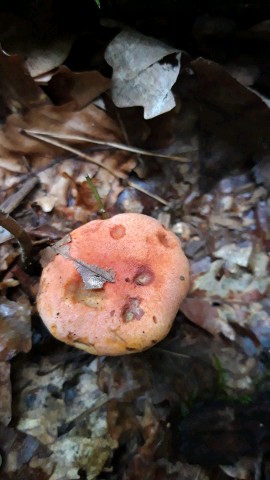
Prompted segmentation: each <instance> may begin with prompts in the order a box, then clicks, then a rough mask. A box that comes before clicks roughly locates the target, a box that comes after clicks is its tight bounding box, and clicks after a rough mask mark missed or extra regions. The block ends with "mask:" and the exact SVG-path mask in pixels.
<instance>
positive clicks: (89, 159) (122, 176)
mask: <svg viewBox="0 0 270 480" xmlns="http://www.w3.org/2000/svg"><path fill="white" fill-rule="evenodd" d="M23 132H25V133H26V134H27V135H29V136H30V137H33V138H36V139H37V140H40V141H42V142H45V143H49V144H50V145H55V146H57V147H59V148H62V149H63V150H66V151H68V152H72V153H74V154H75V155H77V156H78V157H80V158H83V159H84V160H86V161H87V162H90V163H93V164H94V165H98V166H99V167H100V168H104V169H105V170H107V171H108V172H109V173H111V175H113V176H114V177H116V178H118V179H119V180H125V179H126V175H125V174H119V173H117V172H115V170H112V169H111V168H109V167H106V165H103V164H102V163H100V162H98V161H97V160H94V159H93V158H92V157H90V155H86V154H85V153H82V152H81V151H80V150H77V149H76V148H72V147H69V146H68V145H65V144H64V143H62V142H58V141H57V140H53V139H52V138H50V137H49V136H47V137H46V136H45V135H40V134H36V133H35V134H34V133H32V131H31V132H30V131H28V130H27V131H26V130H23ZM127 183H128V185H129V186H131V187H132V188H135V189H136V190H138V191H139V192H142V193H144V194H145V195H148V196H149V197H152V198H154V199H155V200H157V201H158V202H160V203H162V204H163V205H168V204H167V202H166V201H165V200H163V199H162V198H161V197H159V196H158V195H155V194H152V193H150V192H148V191H147V190H144V189H143V188H141V187H138V186H137V185H136V184H135V183H133V182H129V181H128V182H127Z"/></svg>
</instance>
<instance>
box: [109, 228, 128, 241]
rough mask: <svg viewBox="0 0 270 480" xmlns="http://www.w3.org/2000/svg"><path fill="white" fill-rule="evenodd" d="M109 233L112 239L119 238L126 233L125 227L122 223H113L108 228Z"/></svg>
mask: <svg viewBox="0 0 270 480" xmlns="http://www.w3.org/2000/svg"><path fill="white" fill-rule="evenodd" d="M110 235H111V237H112V238H113V239H114V240H120V238H123V237H124V236H125V235H126V229H125V227H124V226H123V225H114V226H113V227H112V228H111V229H110Z"/></svg>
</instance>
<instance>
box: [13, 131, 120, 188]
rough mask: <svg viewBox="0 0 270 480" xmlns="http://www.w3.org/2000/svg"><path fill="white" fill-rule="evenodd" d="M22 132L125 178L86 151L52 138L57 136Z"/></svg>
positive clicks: (117, 176)
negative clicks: (83, 151)
mask: <svg viewBox="0 0 270 480" xmlns="http://www.w3.org/2000/svg"><path fill="white" fill-rule="evenodd" d="M22 132H24V133H26V134H27V135H29V136H30V137H33V138H36V139H37V140H41V141H42V142H45V143H49V144H50V145H55V146H56V147H59V148H62V149H63V150H66V151H67V152H71V153H74V154H75V155H78V157H80V158H83V159H84V160H87V161H88V162H90V163H93V164H94V165H97V166H98V167H101V168H104V170H107V172H109V173H111V174H112V175H114V176H115V177H116V178H120V179H121V180H123V179H125V178H126V175H125V174H119V173H117V172H115V170H113V169H112V168H110V167H107V166H106V165H103V164H102V163H100V162H98V161H97V160H95V159H94V158H92V157H90V155H87V154H86V153H82V152H81V151H80V150H77V148H73V147H70V146H69V145H65V143H62V142H58V141H57V140H54V139H53V138H58V137H56V136H55V135H51V137H52V138H51V137H49V136H45V135H44V134H38V133H33V132H32V131H28V130H22ZM59 138H60V137H59Z"/></svg>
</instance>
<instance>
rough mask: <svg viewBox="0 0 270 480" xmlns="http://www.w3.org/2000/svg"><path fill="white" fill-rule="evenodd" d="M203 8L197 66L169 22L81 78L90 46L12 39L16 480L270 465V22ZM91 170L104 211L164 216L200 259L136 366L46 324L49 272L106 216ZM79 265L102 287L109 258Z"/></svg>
mask: <svg viewBox="0 0 270 480" xmlns="http://www.w3.org/2000/svg"><path fill="white" fill-rule="evenodd" d="M193 15H194V26H193V29H192V30H190V32H189V35H190V38H191V39H192V42H193V47H192V48H191V47H190V44H189V48H191V49H190V51H189V48H188V49H187V51H188V54H190V55H192V57H193V58H191V57H188V55H187V54H186V53H181V52H183V50H184V48H183V46H184V45H185V47H186V44H185V41H184V40H183V42H182V41H179V39H178V40H177V41H171V42H170V41H169V42H168V45H167V44H166V43H167V42H166V43H165V42H164V38H170V33H172V32H170V29H169V30H168V31H167V32H166V35H160V36H159V38H154V37H155V35H153V34H152V33H151V34H150V35H147V34H146V35H145V32H144V34H142V33H139V32H137V31H135V30H134V29H133V30H131V29H126V28H125V29H124V30H123V31H122V32H120V33H118V34H116V35H115V37H114V38H113V39H112V38H111V37H112V30H111V29H108V32H109V34H108V35H107V36H106V35H105V37H106V39H105V40H104V38H105V37H104V36H103V37H102V41H101V40H100V39H99V41H98V42H97V43H96V44H95V47H93V48H95V49H96V50H95V53H94V54H93V50H92V53H91V55H89V56H88V57H87V59H86V58H85V59H84V62H82V64H83V66H85V64H87V68H81V70H80V71H75V70H73V69H72V67H71V66H70V65H72V61H71V59H72V49H73V48H75V47H76V48H77V46H78V45H79V47H82V44H81V43H80V42H82V41H85V38H86V37H82V36H81V37H80V36H77V38H76V39H75V36H76V35H75V36H74V34H72V35H67V36H66V37H65V36H63V37H61V38H55V39H53V41H51V42H49V41H47V40H46V41H43V42H40V41H39V40H38V39H37V38H35V40H34V42H32V47H29V46H25V49H24V47H22V45H23V43H22V42H21V41H20V38H22V37H24V38H25V35H26V31H27V28H26V24H27V22H26V23H25V21H21V20H20V21H19V20H18V18H17V17H16V18H15V19H14V17H12V21H14V22H15V24H16V25H18V29H17V38H16V34H15V36H14V34H13V36H14V38H12V36H11V38H10V37H9V34H6V35H7V36H6V37H5V38H6V39H7V40H6V42H4V41H3V39H4V38H3V39H2V46H3V51H2V52H1V58H0V68H1V71H2V75H1V101H0V113H1V120H2V124H1V129H0V139H1V142H0V143H1V147H0V178H1V189H0V202H1V209H2V210H3V211H4V212H7V213H9V214H11V215H12V216H14V219H15V220H16V221H17V222H18V223H19V224H20V225H21V226H22V227H23V229H24V230H25V231H26V232H27V234H28V235H30V237H31V240H32V244H33V250H32V258H31V260H32V264H31V265H30V266H28V270H27V271H25V268H24V266H23V265H22V263H21V261H20V256H19V250H18V245H17V244H16V241H15V240H14V238H12V237H11V236H10V235H7V234H8V231H7V230H6V231H3V230H1V244H0V250H1V268H0V272H1V279H0V290H1V301H0V320H1V321H0V356H1V362H0V399H1V400H0V404H1V416H0V423H1V428H0V453H1V457H2V466H1V467H0V468H1V469H2V471H1V473H0V475H2V476H3V478H6V479H7V480H11V479H12V480H13V479H15V478H16V479H18V478H23V479H26V480H27V479H29V480H30V479H32V478H35V479H44V480H61V479H75V478H78V479H80V478H87V479H94V478H97V479H98V478H100V479H102V480H104V479H110V480H118V479H120V478H121V479H122V478H124V479H125V480H128V479H130V480H131V479H132V480H133V479H134V480H136V479H138V478H146V474H147V478H149V479H167V478H169V479H175V480H178V479H180V478H181V479H185V480H189V479H194V478H199V479H209V480H211V479H214V478H217V476H218V478H224V479H225V478H231V477H232V476H234V477H237V476H239V478H245V479H249V478H253V477H254V472H258V471H259V472H260V473H256V475H257V477H256V478H258V479H260V478H264V474H265V472H267V469H269V465H268V463H269V461H268V457H267V455H268V451H269V426H268V421H267V418H268V417H269V364H270V363H269V348H270V341H269V338H270V336H269V316H270V300H269V291H270V290H269V245H270V243H269V231H270V216H269V211H270V210H269V206H270V203H269V202H270V201H269V175H270V170H269V158H268V147H269V132H268V130H269V99H268V97H267V88H266V86H267V85H268V83H267V82H268V80H267V78H266V77H265V75H264V65H265V61H266V60H265V53H264V49H261V53H260V55H254V53H253V49H252V48H250V54H249V56H248V57H247V56H245V55H241V49H242V50H243V51H245V48H246V45H249V46H252V42H262V43H263V44H264V45H265V44H267V43H268V42H269V24H268V23H267V22H266V23H265V22H261V23H259V24H258V25H256V24H254V23H252V26H251V28H246V29H241V28H240V27H239V25H238V24H237V21H233V20H229V19H228V18H226V17H224V16H222V14H221V16H220V17H217V16H214V15H212V14H207V15H205V16H203V15H202V16H198V17H196V15H197V14H195V13H193ZM49 18H51V17H50V15H49ZM51 20H52V19H51ZM155 21H156V20H155V18H154V17H153V22H154V24H155ZM179 21H181V20H179ZM159 28H161V30H162V28H163V27H162V26H161V25H159ZM118 30H119V29H118ZM3 32H4V30H3ZM108 32H107V33H108ZM168 32H169V33H168ZM99 35H100V33H99ZM103 35H104V33H103ZM3 36H4V33H3ZM26 36H27V35H26ZM101 36H102V35H101ZM56 37H57V36H56ZM156 37H158V35H156ZM28 38H29V37H28ZM82 38H84V40H82ZM108 38H110V39H111V40H108ZM172 38H173V37H172ZM180 38H182V37H181V35H180ZM221 38H222V39H223V40H222V41H221ZM224 39H226V42H228V43H227V44H226V42H225V45H228V48H225V49H224V47H223V46H222V45H223V44H222V42H223V41H224ZM232 41H235V42H236V41H237V45H238V51H237V52H234V51H232V50H231V48H230V45H231V42H232ZM61 42H62V43H61ZM76 42H77V43H76ZM101 44H102V48H101V47H100V45H101ZM105 44H106V45H105ZM170 44H171V45H173V46H170ZM29 45H30V43H29ZM76 45H77V46H76ZM175 45H176V46H175ZM104 51H105V52H106V53H105V58H104ZM6 52H8V54H7V53H6ZM69 52H70V54H69ZM127 52H128V54H126V53H127ZM194 52H196V53H195V54H194ZM239 52H240V53H239ZM124 54H126V56H125V57H124ZM69 55H70V56H69ZM180 56H181V71H180ZM78 58H81V57H78ZM88 58H89V59H88ZM31 59H33V62H32V60H31ZM124 59H125V60H126V61H125V62H124ZM105 60H107V62H108V64H109V65H110V66H111V67H112V68H113V73H112V75H111V73H110V71H109V70H108V65H107V66H106V68H105V67H104V66H105V65H106V62H105ZM31 62H32V63H31ZM64 62H65V63H64ZM85 62H86V63H85ZM87 62H88V63H87ZM63 63H64V64H63ZM111 77H112V78H111ZM157 78H158V82H157ZM35 79H36V80H35ZM142 107H143V108H142ZM168 110H170V112H169V113H168ZM164 112H167V113H164ZM154 116H156V118H155V119H154V120H153V119H151V120H149V119H150V118H152V117H154ZM254 122H255V123H256V128H255V123H254ZM135 125H136V128H135V127H134V126H135ZM26 132H29V133H30V135H29V134H28V135H27V134H26ZM31 132H32V136H31ZM34 135H36V137H34ZM44 140H49V142H48V141H44ZM53 142H55V143H53ZM121 148H122V150H121ZM183 152H184V153H183ZM186 152H189V153H186ZM146 153H150V154H151V155H152V157H149V158H148V157H146ZM179 157H180V158H182V161H177V162H175V161H170V158H171V159H172V160H173V158H179ZM104 167H105V168H104ZM88 175H90V177H91V178H92V181H93V182H94V184H95V186H96V187H97V189H98V191H99V194H100V196H101V198H102V199H103V202H104V205H105V208H106V210H107V212H109V213H110V214H111V215H113V214H115V213H120V212H125V211H138V212H142V213H146V214H149V215H153V216H154V217H156V218H159V219H160V220H161V221H162V223H164V224H166V226H167V227H168V228H171V229H172V230H173V231H174V232H175V233H176V234H177V235H178V236H179V238H180V239H181V241H182V244H183V247H184V249H185V252H186V254H187V256H188V257H189V259H190V263H191V289H190V293H189V296H188V297H187V299H186V300H185V301H184V303H183V305H182V307H181V312H179V314H178V316H177V319H176V321H175V323H174V326H173V329H172V331H171V332H170V334H169V335H168V337H167V338H166V339H165V340H164V341H163V342H161V343H160V344H159V345H157V346H155V347H154V348H153V349H151V350H150V351H148V352H145V353H142V354H140V355H131V356H129V357H122V358H121V357H119V358H101V359H96V358H94V357H92V356H90V355H88V354H85V353H82V352H79V351H77V350H75V349H73V348H71V347H67V346H66V345H62V344H60V343H59V342H57V341H56V340H54V339H52V338H51V336H50V335H49V333H48V332H47V330H46V329H45V327H44V326H43V324H42V322H41V321H40V319H39V317H38V315H37V311H36V304H35V298H36V294H37V291H38V283H39V276H40V262H41V263H43V264H44V263H46V261H48V255H49V256H50V251H51V250H52V245H53V244H55V242H57V241H59V240H60V239H63V237H64V238H65V235H67V237H66V238H68V235H69V232H70V231H71V230H73V229H74V228H76V227H77V226H79V225H81V224H83V223H85V222H87V221H89V220H91V219H94V218H97V217H98V215H99V213H98V212H99V206H98V204H97V202H96V199H95V198H93V196H92V194H91V192H90V191H89V188H88V185H87V181H86V177H87V176H88ZM33 178H34V179H35V181H34V182H33V181H32V179H33ZM60 245H61V240H60ZM67 245H68V244H67ZM57 248H58V247H57ZM62 248H63V247H61V246H60V247H59V248H58V250H57V253H58V254H59V253H60V254H68V252H65V251H64V252H63V251H62V250H61V249H62ZM54 254H55V253H54ZM71 261H72V259H71ZM77 267H78V268H79V270H80V271H79V273H80V275H81V276H82V279H83V281H84V282H86V284H87V285H88V284H89V282H90V286H91V288H93V282H94V283H95V282H96V280H98V285H101V284H102V283H99V282H103V281H104V278H103V277H104V272H103V271H102V272H100V270H99V266H98V265H96V266H95V265H94V266H93V265H91V266H89V265H84V264H83V263H81V262H80V263H79V264H78V265H77ZM77 267H76V268H77ZM89 272H90V273H89ZM107 273H108V272H106V271H105V276H106V275H107ZM89 275H90V279H89ZM108 278H109V280H108V279H107V277H106V279H105V281H111V280H110V278H112V277H108ZM99 288H100V287H99ZM30 320H32V324H30ZM262 459H263V460H262ZM224 464H226V466H224ZM146 472H147V473H146Z"/></svg>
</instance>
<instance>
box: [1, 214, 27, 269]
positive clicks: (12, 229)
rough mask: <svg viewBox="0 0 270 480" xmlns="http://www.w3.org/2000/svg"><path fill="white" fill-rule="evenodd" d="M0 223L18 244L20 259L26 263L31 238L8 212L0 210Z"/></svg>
mask: <svg viewBox="0 0 270 480" xmlns="http://www.w3.org/2000/svg"><path fill="white" fill-rule="evenodd" d="M0 225H1V226H2V227H3V228H5V229H6V230H8V232H9V233H11V235H13V236H14V237H15V238H16V240H17V241H18V242H19V244H20V249H21V257H22V261H23V262H24V263H26V262H27V261H28V260H29V257H30V253H31V250H32V240H31V237H30V235H29V234H28V233H27V232H26V231H25V230H24V228H23V227H22V226H21V225H20V224H19V223H18V222H17V221H16V220H14V218H12V217H11V216H10V215H9V214H8V213H6V212H3V211H2V210H0Z"/></svg>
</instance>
